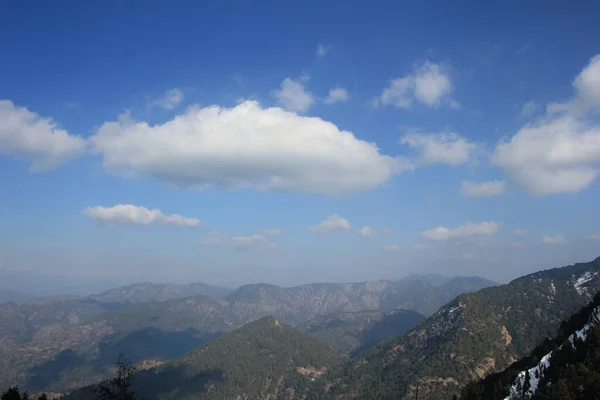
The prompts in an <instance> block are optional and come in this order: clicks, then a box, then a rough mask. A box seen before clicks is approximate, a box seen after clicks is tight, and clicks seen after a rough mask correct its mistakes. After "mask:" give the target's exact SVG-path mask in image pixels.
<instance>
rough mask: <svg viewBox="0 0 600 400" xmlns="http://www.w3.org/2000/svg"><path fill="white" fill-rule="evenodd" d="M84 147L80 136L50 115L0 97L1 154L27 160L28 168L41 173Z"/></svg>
mask: <svg viewBox="0 0 600 400" xmlns="http://www.w3.org/2000/svg"><path fill="white" fill-rule="evenodd" d="M85 147H86V142H85V140H84V139H83V138H81V137H79V136H73V135H70V134H69V133H68V132H67V131H66V130H64V129H60V128H58V127H57V126H56V123H55V122H54V121H53V120H52V119H51V118H44V117H40V116H39V115H38V114H36V113H33V112H31V111H29V110H28V109H27V108H25V107H17V106H15V104H14V103H13V102H12V101H10V100H0V154H1V155H5V156H10V157H15V158H17V159H28V160H30V161H31V167H30V171H32V172H41V171H44V170H48V169H51V168H53V167H55V166H57V165H59V164H62V163H65V162H66V161H68V160H69V159H70V158H72V157H74V156H76V155H79V154H81V153H83V152H84V151H85Z"/></svg>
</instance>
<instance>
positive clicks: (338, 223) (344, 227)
mask: <svg viewBox="0 0 600 400" xmlns="http://www.w3.org/2000/svg"><path fill="white" fill-rule="evenodd" d="M351 227H352V226H351V225H350V222H348V220H347V219H346V218H342V217H340V216H339V215H332V216H330V217H328V218H327V219H325V220H324V221H321V223H320V224H319V225H317V226H311V227H310V228H308V230H309V231H311V232H313V233H319V234H337V233H343V232H346V231H348V230H350V228H351Z"/></svg>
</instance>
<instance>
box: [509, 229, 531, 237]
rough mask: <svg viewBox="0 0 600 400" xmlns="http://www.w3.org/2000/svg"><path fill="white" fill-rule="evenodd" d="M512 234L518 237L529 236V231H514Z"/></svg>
mask: <svg viewBox="0 0 600 400" xmlns="http://www.w3.org/2000/svg"><path fill="white" fill-rule="evenodd" d="M511 233H512V234H513V235H516V236H523V235H527V234H528V233H529V231H528V230H527V229H513V231H512V232H511Z"/></svg>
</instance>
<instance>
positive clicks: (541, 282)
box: [324, 258, 600, 399]
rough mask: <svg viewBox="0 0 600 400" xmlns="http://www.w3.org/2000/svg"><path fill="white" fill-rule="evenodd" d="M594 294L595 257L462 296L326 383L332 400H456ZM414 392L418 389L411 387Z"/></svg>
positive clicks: (599, 272)
mask: <svg viewBox="0 0 600 400" xmlns="http://www.w3.org/2000/svg"><path fill="white" fill-rule="evenodd" d="M599 290H600V258H598V259H596V260H594V261H592V262H588V263H578V264H575V265H572V266H568V267H563V268H555V269H551V270H547V271H541V272H537V273H534V274H530V275H526V276H523V277H521V278H518V279H515V280H514V281H512V282H510V283H509V284H506V285H501V286H497V287H490V288H486V289H483V290H480V291H478V292H475V293H467V294H461V295H459V296H457V297H456V298H455V299H454V300H452V301H451V302H449V303H448V304H446V305H445V306H443V307H442V308H440V309H439V310H438V311H437V312H436V313H434V314H433V315H432V316H431V317H429V318H428V319H427V320H426V321H424V322H423V323H421V324H419V325H417V326H416V327H414V328H413V329H411V330H410V331H408V332H406V333H405V334H403V335H399V336H395V337H394V338H392V339H390V340H387V341H384V342H382V343H380V344H378V345H377V346H375V347H373V348H371V349H369V350H366V351H365V352H363V353H361V354H359V355H357V356H356V357H355V358H354V359H352V360H351V361H349V362H348V363H346V364H345V365H343V366H342V367H340V368H339V369H338V370H337V371H334V372H331V373H330V374H329V375H328V376H326V377H324V379H325V380H326V381H327V387H328V388H329V390H328V392H329V393H330V394H331V396H332V397H333V398H335V397H337V396H341V398H344V399H346V398H382V399H395V398H399V397H402V396H404V397H405V398H409V399H410V398H414V397H415V394H416V391H417V390H419V391H420V393H421V395H422V396H423V397H424V398H429V397H433V398H436V399H438V398H439V399H451V398H452V397H453V396H454V395H456V396H459V395H460V393H461V389H462V387H463V386H464V385H466V384H467V383H468V382H469V381H470V380H472V379H477V378H482V377H484V376H485V375H487V374H489V373H492V372H496V371H501V370H503V369H504V368H506V367H508V366H509V365H510V364H511V363H513V362H515V361H517V360H518V359H519V358H521V357H523V356H526V355H527V354H529V352H531V351H532V350H533V349H534V348H535V347H536V346H537V345H538V344H539V343H540V342H542V341H543V340H544V338H546V337H553V336H554V335H555V334H556V330H557V329H558V327H559V325H560V323H561V321H562V320H564V319H567V318H569V317H570V316H571V314H573V313H574V312H576V311H577V310H578V309H579V308H581V307H582V306H584V305H586V304H587V303H588V302H589V301H590V300H591V299H592V296H593V295H594V294H595V293H596V292H597V291H599ZM417 388H418V389H417Z"/></svg>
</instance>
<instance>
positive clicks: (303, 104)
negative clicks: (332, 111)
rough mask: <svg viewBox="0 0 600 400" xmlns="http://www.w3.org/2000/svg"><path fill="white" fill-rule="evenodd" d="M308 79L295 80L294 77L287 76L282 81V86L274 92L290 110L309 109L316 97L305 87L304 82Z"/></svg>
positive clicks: (303, 110)
mask: <svg viewBox="0 0 600 400" xmlns="http://www.w3.org/2000/svg"><path fill="white" fill-rule="evenodd" d="M307 79H308V78H302V79H300V80H293V79H292V78H285V79H284V80H283V82H281V87H280V88H279V89H277V90H275V92H273V94H274V96H275V98H277V101H278V102H279V104H280V105H282V106H283V107H284V108H285V109H287V110H289V111H294V112H305V111H308V109H309V108H310V106H311V105H313V103H314V102H315V97H314V96H313V95H312V93H310V92H309V91H307V90H306V89H305V87H304V82H305V81H306V80H307Z"/></svg>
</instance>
